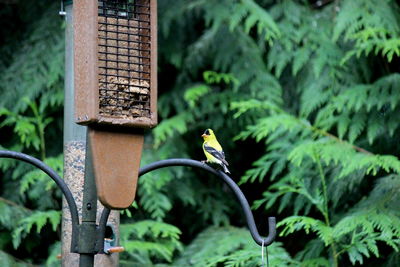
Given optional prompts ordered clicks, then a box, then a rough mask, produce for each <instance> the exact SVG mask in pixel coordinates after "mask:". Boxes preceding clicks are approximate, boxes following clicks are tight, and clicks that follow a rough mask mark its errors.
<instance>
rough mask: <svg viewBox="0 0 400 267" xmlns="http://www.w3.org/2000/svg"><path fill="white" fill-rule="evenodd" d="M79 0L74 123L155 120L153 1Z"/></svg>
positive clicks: (151, 123) (137, 123)
mask: <svg viewBox="0 0 400 267" xmlns="http://www.w3.org/2000/svg"><path fill="white" fill-rule="evenodd" d="M78 2H82V3H81V4H78V5H79V6H80V8H79V10H78V12H77V13H78V14H77V18H76V28H75V37H76V38H77V40H76V41H75V50H76V51H75V59H76V61H77V62H76V63H75V69H76V70H77V71H78V72H81V73H83V75H81V76H78V77H76V79H75V86H76V105H77V109H76V111H77V112H76V113H77V114H76V115H77V116H76V121H77V123H80V124H111V125H122V126H136V127H153V126H155V125H156V123H157V112H156V101H157V100H156V97H157V80H156V76H157V73H156V66H157V63H156V60H157V58H156V53H157V51H156V46H157V43H156V41H157V40H156V25H155V24H156V15H155V14H156V13H155V12H156V11H155V10H154V9H155V1H153V0H98V1H93V2H95V3H88V2H92V1H78ZM85 10H86V11H87V13H84V11H85ZM94 13H95V14H94ZM89 14H91V16H90V15H89ZM95 24H96V25H95ZM77 42H78V43H81V44H77ZM89 49H92V50H91V51H89ZM88 72H93V73H88ZM89 98H90V99H89Z"/></svg>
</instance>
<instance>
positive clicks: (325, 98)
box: [0, 0, 400, 266]
mask: <svg viewBox="0 0 400 267" xmlns="http://www.w3.org/2000/svg"><path fill="white" fill-rule="evenodd" d="M40 2H41V3H40V4H37V3H32V1H25V0H24V1H21V3H19V4H18V5H15V6H12V5H6V8H5V9H0V12H1V13H2V15H4V16H2V19H1V20H2V21H4V23H9V22H8V20H9V18H10V17H11V16H12V15H15V14H16V13H17V14H19V17H18V18H19V20H18V21H17V22H18V25H19V27H16V26H14V27H15V28H13V27H8V28H6V27H5V28H3V29H1V33H2V35H1V36H8V38H5V39H4V40H3V39H2V43H1V46H0V51H1V54H2V56H1V57H0V81H1V82H0V87H1V91H0V94H1V98H0V116H1V117H0V127H1V128H0V130H1V132H0V136H1V139H0V145H1V146H2V147H3V148H6V149H12V150H17V151H23V152H26V153H29V154H32V155H34V156H37V157H39V158H41V159H43V160H45V162H46V163H48V164H49V165H51V166H52V167H53V168H55V169H56V170H58V171H59V172H60V173H62V156H61V152H62V147H61V141H60V140H59V138H57V136H60V134H61V122H62V117H61V112H60V111H61V109H62V95H63V93H62V81H63V49H64V46H63V42H64V40H63V31H62V28H63V26H62V20H61V19H59V18H57V15H56V10H57V6H56V5H55V4H52V5H48V4H49V3H50V1H40ZM158 2H159V11H160V12H159V39H160V44H162V45H160V47H159V87H160V97H159V116H160V124H159V125H158V126H157V127H156V128H155V129H154V130H152V131H151V132H149V133H148V134H147V136H146V138H147V139H146V143H147V146H146V147H147V148H146V149H145V151H144V155H143V159H142V164H143V165H144V164H146V163H150V162H152V161H155V160H159V159H166V158H171V157H188V158H194V159H199V160H200V159H203V155H202V151H201V146H200V144H201V138H200V137H199V135H200V134H201V133H202V132H203V131H204V129H205V128H208V127H211V128H213V129H214V130H215V132H216V133H217V136H218V138H219V140H220V142H221V143H222V145H223V147H224V149H225V153H226V154H227V158H228V161H229V162H230V163H231V166H232V167H231V171H232V173H233V177H234V178H235V179H237V181H238V182H239V180H240V184H241V186H242V187H243V189H244V190H245V193H246V195H247V196H248V197H249V200H250V201H252V202H253V208H254V210H255V212H256V213H257V216H256V218H257V221H260V223H259V225H260V226H262V227H265V218H266V216H267V215H277V217H278V222H279V224H278V226H279V228H278V231H279V237H278V242H276V243H274V244H273V245H272V246H271V247H270V248H269V254H270V264H271V266H351V265H354V266H359V265H363V266H378V265H381V266H396V263H397V262H398V261H399V260H400V259H399V256H398V255H399V254H398V251H399V246H400V240H399V236H400V210H399V207H400V205H399V204H400V203H399V202H400V198H399V194H398V192H399V190H400V176H399V172H400V161H399V159H398V155H399V154H398V152H397V151H398V150H399V145H398V143H399V142H398V141H397V140H398V139H399V126H400V124H399V123H398V119H397V118H398V117H399V113H400V105H399V104H400V93H399V90H398V88H399V86H400V74H399V72H398V66H399V56H400V25H399V21H400V20H399V16H400V15H399V14H400V13H399V5H398V3H397V2H396V1H394V0H369V1H364V0H342V1H322V2H321V1H312V0H310V1H306V0H297V1H290V0H282V1H272V0H196V1H185V0H175V1H170V0H169V1H168V0H159V1H158ZM319 3H322V4H323V5H322V6H320V5H319ZM3 5H4V4H3ZM3 18H4V19H3ZM7 19H8V20H7ZM7 25H8V24H7ZM21 96H24V97H21ZM194 140H197V141H194ZM0 170H1V173H2V176H1V179H2V185H3V186H2V189H1V198H0V235H1V237H2V238H1V240H2V242H1V243H0V250H1V253H0V258H1V259H4V260H2V261H4V262H6V261H7V262H10V264H12V262H17V263H15V264H18V265H17V266H19V265H21V266H27V265H29V264H30V263H35V264H36V263H43V262H44V261H45V260H46V258H48V260H47V264H48V265H50V264H57V263H55V262H54V255H55V254H56V253H57V251H59V243H57V241H56V240H57V239H59V236H58V233H57V229H59V223H60V214H59V212H58V211H59V210H60V192H59V191H58V190H57V189H56V187H55V186H54V184H53V183H51V182H49V181H48V178H46V177H45V176H44V175H43V174H41V173H40V172H38V171H35V170H33V169H31V168H29V167H27V166H26V165H24V164H20V163H15V162H13V161H8V160H0ZM240 177H241V178H240ZM122 221H123V223H122V225H121V231H122V233H121V241H122V245H124V246H125V247H126V248H127V252H126V253H123V254H121V265H123V266H132V265H135V266H260V265H261V261H260V260H261V255H260V254H261V252H260V248H259V247H258V246H256V245H255V244H254V242H253V241H252V240H251V238H250V235H249V233H248V231H247V230H246V229H245V228H243V226H244V221H243V218H242V214H241V211H240V210H239V208H238V206H237V203H236V202H235V200H234V198H233V196H232V194H230V192H229V191H227V190H225V187H224V186H223V185H222V184H221V183H220V182H218V181H216V179H213V178H209V177H206V175H205V174H204V173H202V172H199V171H195V170H189V169H186V168H179V167H174V168H168V169H162V170H159V171H157V172H152V173H149V174H147V175H145V176H143V177H142V178H141V179H140V180H139V187H138V198H137V201H136V202H135V203H134V205H133V207H132V208H130V209H127V210H126V211H125V212H124V216H123V220H122ZM39 233H41V234H42V235H43V234H44V235H46V236H48V237H49V238H48V239H47V240H49V242H48V244H42V245H43V246H44V245H46V246H47V248H48V249H49V252H48V253H44V254H43V253H42V254H40V253H39V252H38V250H37V248H36V247H37V246H38V244H39V242H41V241H43V240H42V239H41V237H40V235H39ZM261 233H264V231H262V230H261ZM57 236H58V237H57ZM293 238H294V239H295V240H296V242H293V241H292V239H293ZM299 243H300V244H302V246H298V244H299ZM42 251H43V249H42ZM17 258H18V259H17ZM21 260H22V261H21Z"/></svg>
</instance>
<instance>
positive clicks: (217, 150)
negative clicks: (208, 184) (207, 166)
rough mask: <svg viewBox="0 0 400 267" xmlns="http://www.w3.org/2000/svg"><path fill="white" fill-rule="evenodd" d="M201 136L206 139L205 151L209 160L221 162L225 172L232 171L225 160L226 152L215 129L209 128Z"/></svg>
mask: <svg viewBox="0 0 400 267" xmlns="http://www.w3.org/2000/svg"><path fill="white" fill-rule="evenodd" d="M201 137H203V139H204V143H203V151H204V154H205V155H206V157H207V162H209V163H216V164H219V165H221V166H222V168H223V169H224V172H225V173H230V172H229V170H228V167H227V166H229V164H228V162H227V161H226V160H225V153H224V151H223V150H222V147H221V145H220V144H219V143H218V140H217V137H216V136H215V134H214V132H213V130H211V129H207V130H206V131H205V132H204V134H202V135H201Z"/></svg>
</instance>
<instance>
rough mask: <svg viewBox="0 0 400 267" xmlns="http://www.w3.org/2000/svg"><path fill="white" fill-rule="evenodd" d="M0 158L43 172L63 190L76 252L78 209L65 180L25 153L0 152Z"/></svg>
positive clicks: (72, 244)
mask: <svg viewBox="0 0 400 267" xmlns="http://www.w3.org/2000/svg"><path fill="white" fill-rule="evenodd" d="M0 158H12V159H17V160H21V161H24V162H26V163H29V164H31V165H33V166H35V167H37V168H38V169H40V170H42V171H43V172H45V173H46V174H47V175H48V176H50V178H51V179H53V181H54V182H55V183H56V184H57V186H58V187H59V188H60V189H61V191H62V193H63V195H64V196H65V199H66V201H67V204H68V206H69V210H70V212H71V220H72V233H73V234H72V238H71V250H73V251H75V246H76V245H77V244H76V238H77V234H75V233H78V226H79V216H78V209H77V207H76V203H75V200H74V197H73V196H72V193H71V191H70V190H69V188H68V186H67V184H66V183H65V182H64V180H63V179H61V178H60V176H59V175H58V174H57V173H56V172H55V171H54V170H53V169H52V168H50V167H49V166H47V165H46V164H44V163H43V162H42V161H40V160H38V159H36V158H34V157H31V156H29V155H26V154H24V153H20V152H14V151H6V150H0Z"/></svg>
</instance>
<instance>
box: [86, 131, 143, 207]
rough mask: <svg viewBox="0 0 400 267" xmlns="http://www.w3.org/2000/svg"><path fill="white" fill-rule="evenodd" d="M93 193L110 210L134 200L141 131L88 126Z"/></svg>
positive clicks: (141, 139) (140, 149)
mask: <svg viewBox="0 0 400 267" xmlns="http://www.w3.org/2000/svg"><path fill="white" fill-rule="evenodd" d="M89 137H90V147H91V149H92V153H93V166H94V173H95V179H96V186H97V195H98V197H99V200H100V201H101V203H103V205H105V206H107V207H109V208H112V209H124V208H127V207H129V206H130V205H131V204H132V202H133V201H134V199H135V194H136V186H137V178H138V173H139V166H140V158H141V154H142V148H143V140H144V137H143V134H142V133H139V134H136V133H128V132H113V131H105V130H99V129H91V128H89Z"/></svg>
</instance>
